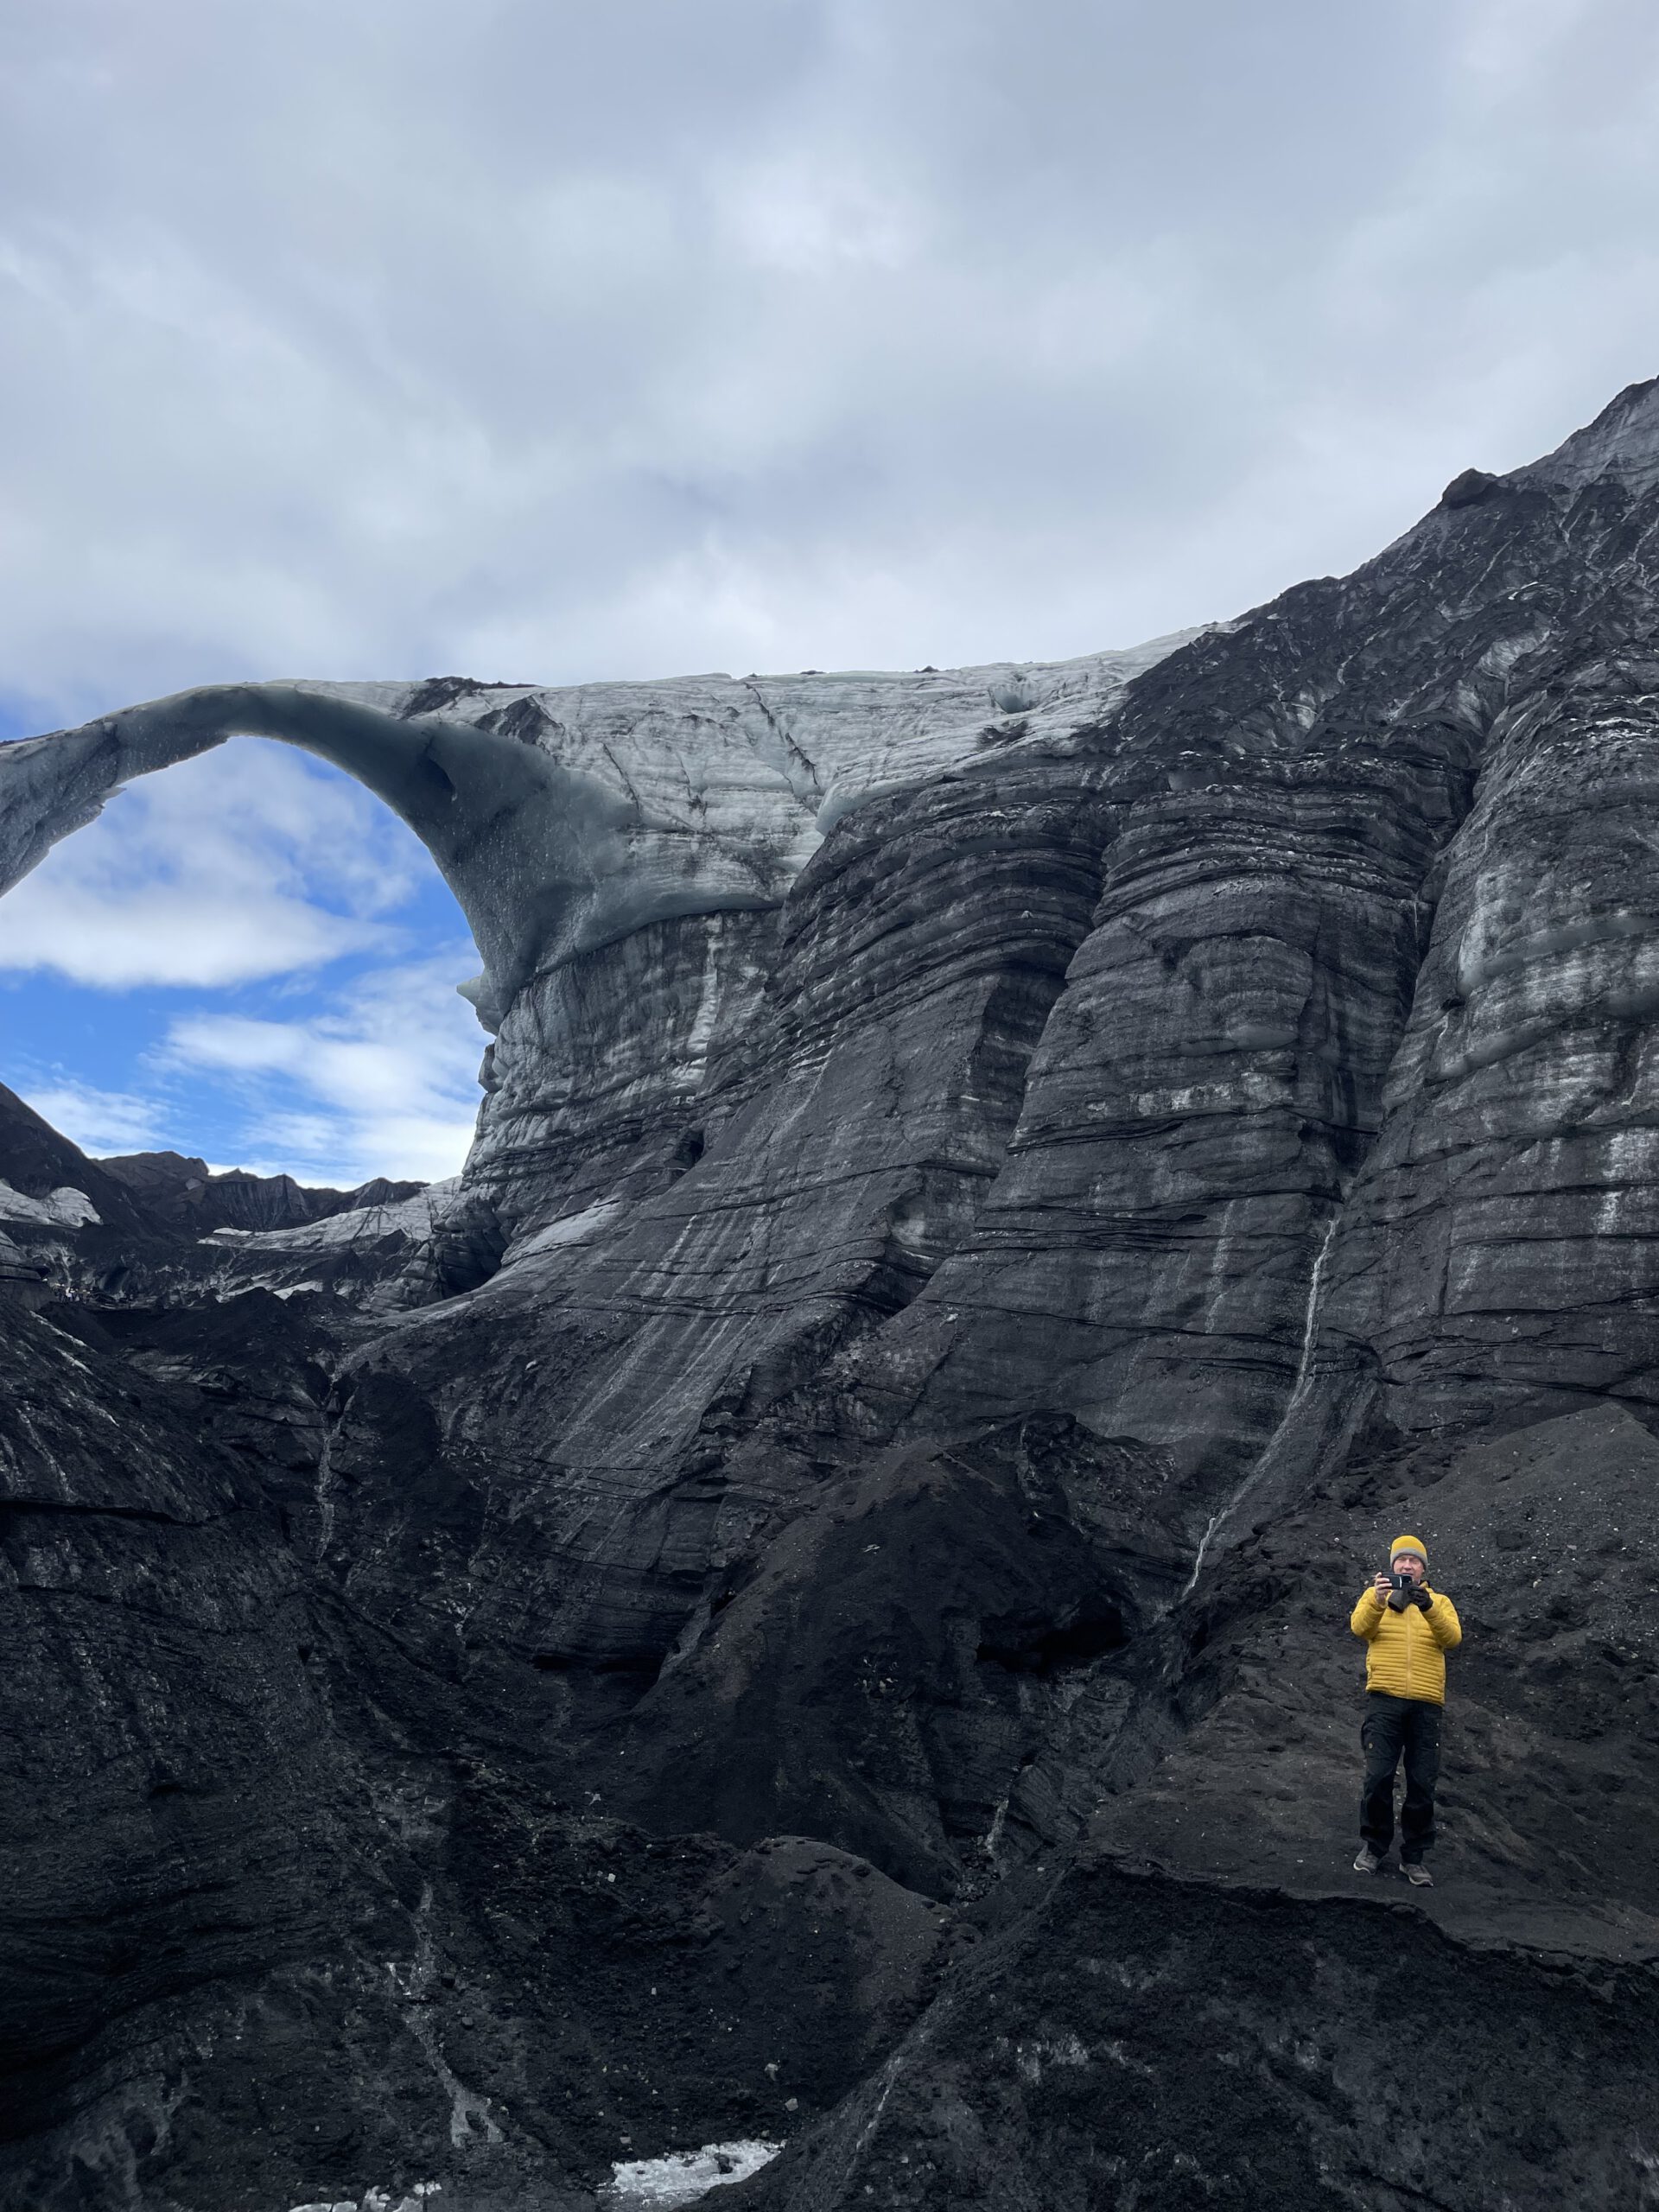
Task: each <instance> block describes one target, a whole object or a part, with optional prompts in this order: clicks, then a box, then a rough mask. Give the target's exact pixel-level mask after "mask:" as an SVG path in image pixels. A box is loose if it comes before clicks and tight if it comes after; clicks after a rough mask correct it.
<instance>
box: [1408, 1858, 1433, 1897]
mask: <svg viewBox="0 0 1659 2212" xmlns="http://www.w3.org/2000/svg"><path fill="white" fill-rule="evenodd" d="M1400 1872H1402V1874H1403V1875H1404V1876H1405V1878H1406V1879H1407V1880H1408V1882H1409V1883H1410V1884H1411V1886H1412V1888H1413V1889H1414V1890H1432V1889H1433V1886H1434V1877H1433V1875H1432V1874H1431V1873H1430V1872H1429V1871H1428V1869H1427V1866H1424V1864H1423V1862H1422V1860H1421V1859H1407V1860H1406V1862H1405V1864H1404V1866H1402V1867H1401V1869H1400Z"/></svg>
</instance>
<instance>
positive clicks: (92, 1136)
mask: <svg viewBox="0 0 1659 2212" xmlns="http://www.w3.org/2000/svg"><path fill="white" fill-rule="evenodd" d="M26 1096H27V1098H28V1103H29V1104H30V1105H31V1106H32V1107H33V1108H34V1109H35V1112H36V1113H37V1114H39V1115H41V1116H43V1117H44V1118H45V1119H46V1120H47V1121H48V1122H51V1124H52V1126H53V1128H54V1129H57V1130H59V1131H60V1133H61V1134H62V1135H64V1136H67V1138H68V1140H69V1141H70V1142H71V1144H78V1145H79V1147H80V1148H81V1150H82V1151H83V1152H88V1153H92V1154H110V1153H118V1152H142V1151H145V1150H148V1149H150V1148H153V1147H157V1146H162V1145H164V1144H165V1143H166V1138H165V1135H163V1131H164V1128H165V1126H166V1120H165V1109H164V1107H163V1106H162V1105H161V1104H160V1103H158V1102H157V1101H156V1099H153V1098H145V1097H140V1096H136V1095H135V1094H133V1093H132V1092H130V1091H124V1090H97V1089H95V1088H94V1087H93V1086H92V1084H85V1083H78V1082H76V1081H74V1080H73V1078H71V1077H64V1076H62V1075H59V1076H57V1077H55V1078H48V1079H47V1080H45V1081H43V1082H41V1083H39V1084H31V1085H30V1086H29V1090H28V1092H27V1094H26Z"/></svg>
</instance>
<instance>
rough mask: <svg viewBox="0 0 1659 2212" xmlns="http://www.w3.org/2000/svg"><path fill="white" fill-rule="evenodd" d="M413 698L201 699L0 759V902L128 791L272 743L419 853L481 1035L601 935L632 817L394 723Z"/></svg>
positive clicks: (575, 773)
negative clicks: (333, 778)
mask: <svg viewBox="0 0 1659 2212" xmlns="http://www.w3.org/2000/svg"><path fill="white" fill-rule="evenodd" d="M412 690H414V687H412V686H409V685H385V686H375V685H344V684H340V685H322V684H308V683H264V684H234V685H213V686H209V687H206V688H204V689H201V690H192V691H185V692H180V693H178V694H176V695H175V696H173V697H171V698H167V699H161V700H157V701H155V702H152V703H149V704H147V705H143V706H138V707H134V708H130V709H125V710H124V711H123V712H121V713H118V714H115V715H106V716H104V717H101V718H100V719H99V720H98V721H92V722H88V723H86V724H84V725H82V726H81V727H80V728H78V729H72V730H61V731H57V732H54V733H53V734H50V735H48V736H44V737H39V738H28V739H22V740H18V741H14V742H12V743H10V744H9V745H6V746H4V747H0V892H3V891H5V890H8V889H10V887H11V886H12V885H13V884H14V883H16V881H18V880H19V879H20V878H21V877H22V876H23V875H25V874H28V873H29V870H30V869H31V868H34V867H35V865H36V864H37V863H38V862H39V861H41V859H43V858H44V856H45V855H46V854H47V853H48V851H49V850H50V849H51V848H52V847H53V846H54V844H56V843H57V842H58V841H59V840H60V838H62V837H64V836H68V835H69V834H70V833H71V832H72V831H73V830H75V829H80V828H83V827H84V826H85V825H86V823H89V822H91V821H92V819H93V818H94V817H96V816H97V815H98V814H99V811H100V810H101V809H102V807H103V805H104V804H105V800H106V799H108V798H111V796H112V795H113V794H114V793H115V792H116V791H119V790H120V789H121V788H122V787H123V786H124V785H127V784H129V783H130V782H131V781H132V780H133V779H135V778H137V777H139V776H144V775H149V774H152V773H154V772H156V771H157V770H159V769H162V768H167V767H170V766H174V765H175V764H176V763H178V762H181V761H183V760H191V759H194V757H196V756H197V755H199V754H200V753H205V752H207V751H209V750H210V749H212V748H213V747H215V746H219V745H221V744H223V743H224V742H225V741H226V740H227V739H229V738H231V737H234V736H250V737H265V738H274V739H277V741H280V742H283V743H285V744H289V745H294V746H297V747H300V748H302V750H304V751H306V752H308V753H313V754H315V755H316V756H317V757H318V758H319V759H321V760H327V761H328V762H330V763H332V764H333V765H334V766H335V767H338V768H340V769H341V770H343V771H344V772H346V774H348V775H350V776H352V777H353V778H355V779H357V781H358V782H359V783H361V784H362V785H364V786H365V788H366V789H367V790H369V791H372V792H373V793H374V795H375V796H376V797H377V798H380V799H382V800H383V801H384V802H385V804H387V805H388V806H389V807H390V808H391V810H392V811H393V812H394V813H395V814H397V816H398V817H399V818H400V819H401V820H402V821H404V823H406V824H407V825H408V826H409V828H410V829H412V830H413V831H414V833H415V835H416V836H417V837H418V838H419V839H420V841H421V842H422V843H423V845H424V846H425V847H426V849H427V850H428V851H429V853H430V854H431V855H432V857H433V859H434V861H435V862H436V864H437V867H438V868H439V871H440V873H441V874H442V876H443V878H444V880H445V881H446V882H447V883H448V886H449V887H450V889H451V891H452V892H453V893H454V896H455V899H456V901H457V903H458V904H459V906H461V911H462V912H463V913H464V914H465V916H466V918H467V922H468V924H469V925H470V926H471V928H472V931H473V935H474V941H475V943H476V944H477V945H478V948H479V951H480V957H481V958H482V960H483V963H484V967H483V973H482V974H481V976H480V977H479V978H478V979H477V980H476V982H474V983H472V984H470V985H467V986H464V987H463V988H465V989H466V991H467V995H468V996H469V997H471V998H472V999H473V1001H474V1004H475V1006H476V1007H477V1008H478V1011H479V1014H480V1019H481V1020H483V1022H484V1023H485V1026H486V1027H490V1028H493V1027H495V1026H496V1025H497V1023H498V1022H499V1017H500V1014H501V1012H502V1011H503V1009H504V1008H505V1005H506V1004H507V1003H508V1001H510V1000H511V997H512V994H513V992H514V991H515V990H516V989H517V988H518V985H519V984H520V983H521V982H523V981H524V977H525V976H527V975H528V974H529V973H530V972H531V970H532V969H533V968H534V966H535V965H536V963H537V961H538V960H540V959H542V958H545V957H557V956H558V954H559V953H560V952H562V951H568V950H575V949H579V948H580V945H581V944H582V943H583V942H584V941H592V933H593V932H594V931H598V932H600V933H601V936H602V935H603V934H607V933H608V932H609V931H610V930H611V929H613V928H614V926H615V923H616V918H617V917H616V915H615V914H614V913H613V912H612V911H611V910H612V909H613V908H616V907H619V906H626V903H627V902H626V899H625V898H623V897H622V896H621V893H622V891H623V887H624V885H625V883H626V863H627V857H628V855H627V833H628V830H629V828H630V826H631V823H632V817H633V816H634V815H635V814H636V812H637V810H634V809H632V808H630V807H629V806H628V804H626V802H625V801H624V802H619V800H618V798H616V796H615V794H613V792H611V791H607V790H606V789H605V788H604V787H603V786H602V785H600V784H599V783H597V782H596V781H595V780H594V779H593V778H591V777H589V776H587V775H585V774H583V773H582V771H581V770H579V769H575V770H573V769H569V768H565V767H563V766H560V765H559V764H558V763H557V762H556V761H553V760H549V759H547V758H546V757H545V756H544V755H543V754H542V753H538V752H537V751H535V750H534V749H532V748H531V747H526V746H524V745H522V744H518V743H516V742H515V741H513V740H512V739H511V738H507V737H503V736H500V735H498V734H494V733H493V732H491V731H488V730H484V729H479V728H473V727H469V726H468V725H467V724H465V723H460V722H455V721H448V720H446V719H445V718H443V717H442V716H439V715H430V714H423V713H419V712H416V713H412V714H411V713H410V712H408V711H407V709H406V707H405V710H404V711H403V712H399V711H398V709H399V707H404V702H405V700H406V698H407V695H409V694H410V692H411V691H412ZM377 693H383V694H390V695H391V697H390V699H383V698H381V697H377V696H376V694H377Z"/></svg>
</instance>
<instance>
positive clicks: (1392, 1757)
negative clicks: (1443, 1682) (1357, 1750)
mask: <svg viewBox="0 0 1659 2212" xmlns="http://www.w3.org/2000/svg"><path fill="white" fill-rule="evenodd" d="M1359 1740H1360V1742H1361V1744H1362V1745H1363V1746H1364V1751H1365V1789H1364V1794H1363V1796H1362V1797H1361V1798H1360V1801H1359V1832H1360V1834H1361V1835H1363V1837H1364V1839H1365V1840H1366V1842H1367V1843H1369V1844H1370V1846H1371V1847H1373V1849H1375V1850H1376V1851H1386V1850H1387V1849H1388V1847H1389V1845H1390V1844H1391V1843H1392V1842H1393V1841H1394V1777H1395V1769H1396V1768H1397V1767H1398V1765H1399V1764H1400V1755H1401V1753H1402V1751H1403V1752H1404V1753H1405V1758H1406V1802H1405V1803H1404V1805H1403V1806H1402V1808H1401V1811H1400V1856H1401V1858H1402V1859H1404V1860H1405V1862H1406V1864H1407V1866H1410V1865H1411V1863H1412V1861H1413V1860H1414V1859H1421V1857H1422V1855H1423V1853H1425V1852H1426V1851H1427V1850H1428V1848H1429V1847H1430V1846H1431V1845H1432V1844H1433V1840H1434V1784H1435V1783H1437V1782H1438V1781H1439V1780H1440V1707H1439V1706H1438V1705H1427V1704H1425V1703H1424V1701H1423V1700H1422V1699H1421V1698H1418V1697H1390V1696H1389V1694H1387V1692H1386V1691H1383V1690H1371V1691H1370V1692H1368V1693H1367V1695H1366V1699H1365V1719H1364V1720H1363V1723H1362V1725H1361V1727H1360V1731H1359Z"/></svg>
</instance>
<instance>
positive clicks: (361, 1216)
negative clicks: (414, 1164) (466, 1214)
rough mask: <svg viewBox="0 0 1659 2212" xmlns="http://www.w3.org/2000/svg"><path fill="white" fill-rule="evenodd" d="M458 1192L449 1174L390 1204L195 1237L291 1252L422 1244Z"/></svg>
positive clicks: (458, 1183)
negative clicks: (401, 1241)
mask: <svg viewBox="0 0 1659 2212" xmlns="http://www.w3.org/2000/svg"><path fill="white" fill-rule="evenodd" d="M460 1191H461V1178H460V1176H459V1175H451V1176H448V1177H447V1178H446V1179H445V1180H444V1181H443V1182H442V1183H429V1184H428V1185H427V1186H426V1188H425V1189H424V1190H423V1191H417V1192H416V1193H415V1195H414V1197H413V1198H400V1199H397V1201H396V1202H395V1203H393V1204H392V1205H384V1206H353V1207H352V1208H351V1209H350V1211H348V1212H346V1213H331V1214H327V1215H325V1216H324V1217H323V1218H322V1219H321V1221H307V1222H301V1223H298V1224H296V1226H295V1227H294V1228H292V1229H216V1230H214V1231H213V1234H212V1236H203V1237H201V1238H200V1239H199V1240H198V1241H199V1242H200V1243H203V1244H229V1245H233V1246H235V1248H236V1249H238V1251H242V1252H293V1253H309V1252H322V1251H326V1250H328V1249H331V1248H332V1247H334V1246H335V1245H340V1244H356V1243H361V1242H363V1241H365V1240H378V1239H379V1238H380V1237H383V1236H394V1235H399V1234H401V1235H403V1236H407V1237H408V1238H409V1239H410V1241H411V1243H416V1244H423V1243H425V1242H426V1240H427V1239H428V1238H429V1236H431V1234H432V1231H433V1229H434V1226H435V1224H436V1223H437V1222H439V1221H440V1220H441V1219H442V1217H443V1215H444V1214H445V1213H446V1212H447V1211H448V1208H449V1207H450V1205H452V1204H453V1203H454V1200H455V1198H457V1197H458V1196H459V1194H460Z"/></svg>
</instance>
